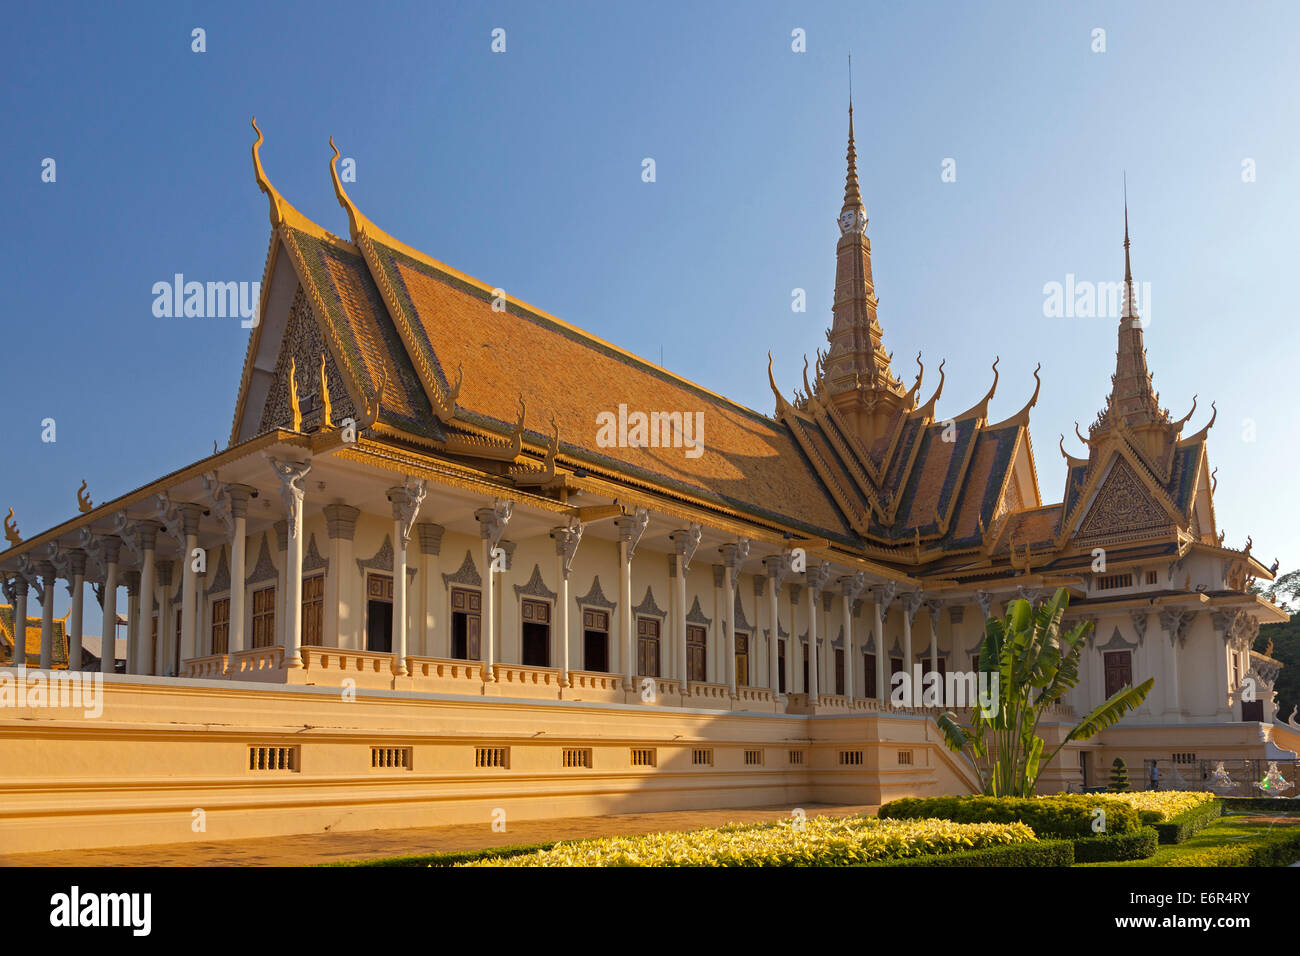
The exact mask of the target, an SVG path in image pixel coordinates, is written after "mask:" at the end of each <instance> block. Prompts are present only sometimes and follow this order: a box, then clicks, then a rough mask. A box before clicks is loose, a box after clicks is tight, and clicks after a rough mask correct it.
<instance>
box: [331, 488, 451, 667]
mask: <svg viewBox="0 0 1300 956" xmlns="http://www.w3.org/2000/svg"><path fill="white" fill-rule="evenodd" d="M322 511H324V513H325V534H326V535H327V536H328V538H329V549H330V567H329V572H328V573H327V574H326V575H325V643H326V645H327V646H329V647H342V648H349V649H353V650H356V649H359V648H361V647H364V644H362V643H361V642H360V641H359V640H358V637H359V630H360V625H361V620H360V617H359V609H360V607H361V606H363V605H364V603H365V602H364V600H363V601H361V602H358V601H357V599H356V595H355V586H354V585H355V582H356V581H357V578H358V577H359V575H356V574H354V573H353V571H352V569H353V567H354V565H353V563H352V538H353V536H354V535H355V534H356V531H357V516H358V515H360V514H361V512H360V511H359V510H358V509H356V508H353V507H352V506H351V505H345V504H342V503H341V502H335V503H333V504H328V505H326V506H325V507H324V508H323V509H322ZM360 585H361V586H362V587H364V586H365V582H364V581H361V582H360ZM443 656H444V657H445V656H446V655H443Z"/></svg>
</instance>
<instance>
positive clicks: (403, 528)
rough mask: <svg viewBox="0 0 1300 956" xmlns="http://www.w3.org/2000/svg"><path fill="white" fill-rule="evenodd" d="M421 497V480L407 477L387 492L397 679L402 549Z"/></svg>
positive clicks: (401, 644) (403, 621)
mask: <svg viewBox="0 0 1300 956" xmlns="http://www.w3.org/2000/svg"><path fill="white" fill-rule="evenodd" d="M424 496H425V487H424V479H423V478H414V479H412V478H408V479H407V480H406V482H405V483H404V484H403V485H400V486H398V487H396V488H389V489H388V500H389V501H390V502H392V505H393V673H394V674H396V675H397V676H398V677H402V676H405V674H406V655H407V648H406V644H407V641H406V625H407V617H408V615H407V613H406V606H407V602H406V592H407V582H406V578H407V575H406V549H407V545H409V544H410V543H411V529H412V527H414V525H415V519H416V517H418V516H419V514H420V505H422V504H423V503H424Z"/></svg>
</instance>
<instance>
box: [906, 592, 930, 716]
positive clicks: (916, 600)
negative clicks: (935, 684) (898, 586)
mask: <svg viewBox="0 0 1300 956" xmlns="http://www.w3.org/2000/svg"><path fill="white" fill-rule="evenodd" d="M924 600H925V595H924V594H922V593H921V592H920V591H909V592H908V593H907V594H904V595H903V671H904V674H905V675H906V677H907V681H908V686H909V687H910V688H911V696H910V697H909V698H907V699H909V700H911V702H912V703H911V706H913V707H920V706H921V688H922V684H921V683H920V682H919V681H916V680H914V679H913V678H914V675H915V670H914V668H915V664H914V663H913V659H912V621H913V619H914V618H915V617H916V611H917V609H918V608H919V607H920V606H921V603H922V602H923V601H924Z"/></svg>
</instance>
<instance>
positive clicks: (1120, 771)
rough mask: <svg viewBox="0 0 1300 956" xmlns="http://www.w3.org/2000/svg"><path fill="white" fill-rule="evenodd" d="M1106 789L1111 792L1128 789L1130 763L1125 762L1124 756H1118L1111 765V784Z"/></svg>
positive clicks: (1120, 791)
mask: <svg viewBox="0 0 1300 956" xmlns="http://www.w3.org/2000/svg"><path fill="white" fill-rule="evenodd" d="M1106 789H1107V790H1109V791H1110V792H1111V793H1125V792H1127V791H1128V765H1127V764H1126V763H1124V759H1123V758H1122V757H1116V758H1115V762H1114V763H1112V764H1111V765H1110V786H1109V787H1107V788H1106Z"/></svg>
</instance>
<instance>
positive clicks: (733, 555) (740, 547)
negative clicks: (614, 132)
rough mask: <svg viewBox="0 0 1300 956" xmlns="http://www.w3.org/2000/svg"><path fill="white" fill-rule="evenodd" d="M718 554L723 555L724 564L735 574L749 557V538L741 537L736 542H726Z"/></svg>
mask: <svg viewBox="0 0 1300 956" xmlns="http://www.w3.org/2000/svg"><path fill="white" fill-rule="evenodd" d="M718 554H720V555H722V566H723V567H724V568H729V569H730V570H731V573H732V574H735V573H736V572H737V571H739V570H740V569H741V568H742V567H743V566H744V564H745V562H746V561H747V560H748V559H749V539H748V538H741V539H740V540H739V541H736V542H735V543H734V544H724V545H723V546H722V547H720V548H718Z"/></svg>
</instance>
